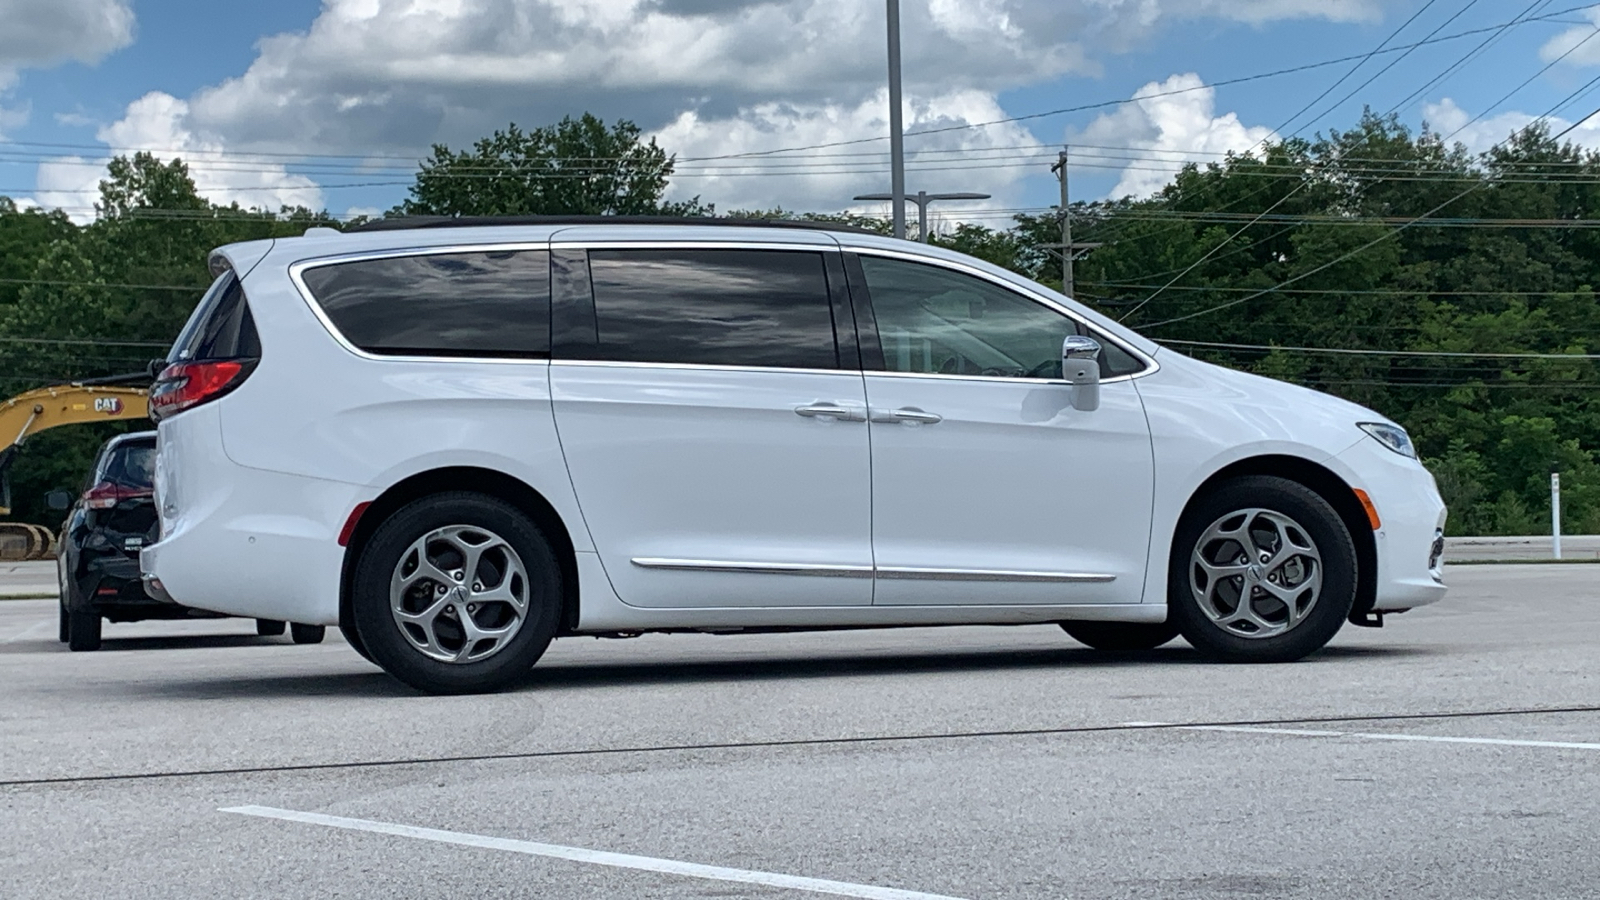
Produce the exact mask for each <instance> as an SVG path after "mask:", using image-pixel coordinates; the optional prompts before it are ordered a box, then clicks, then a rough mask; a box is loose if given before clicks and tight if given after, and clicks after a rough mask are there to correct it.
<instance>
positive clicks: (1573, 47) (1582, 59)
mask: <svg viewBox="0 0 1600 900" xmlns="http://www.w3.org/2000/svg"><path fill="white" fill-rule="evenodd" d="M1583 14H1584V15H1585V16H1587V17H1588V18H1589V21H1590V22H1592V23H1593V24H1592V25H1574V26H1572V27H1571V28H1568V29H1567V30H1566V31H1563V32H1561V33H1560V34H1558V35H1556V36H1555V37H1553V38H1551V39H1550V40H1548V41H1545V42H1544V46H1542V47H1540V48H1539V58H1540V59H1542V60H1544V61H1545V62H1547V63H1549V62H1555V61H1556V60H1558V59H1561V57H1562V56H1564V55H1565V54H1566V53H1567V52H1568V51H1571V52H1572V55H1571V56H1568V57H1566V59H1564V60H1562V65H1567V66H1593V65H1600V37H1595V38H1594V39H1593V40H1590V38H1591V37H1593V35H1594V34H1595V29H1596V28H1600V6H1593V7H1590V8H1589V9H1586V10H1584V11H1583Z"/></svg>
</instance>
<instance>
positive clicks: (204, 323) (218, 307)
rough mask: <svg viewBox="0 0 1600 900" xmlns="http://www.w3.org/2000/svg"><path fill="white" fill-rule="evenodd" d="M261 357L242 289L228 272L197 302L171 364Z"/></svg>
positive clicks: (259, 345) (248, 306) (253, 321)
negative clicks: (196, 308) (197, 309)
mask: <svg viewBox="0 0 1600 900" xmlns="http://www.w3.org/2000/svg"><path fill="white" fill-rule="evenodd" d="M260 356H261V339H260V338H259V337H258V336H257V334H256V323H255V319H253V318H252V317H251V315H250V305H249V304H248V303H246V302H245V296H244V286H243V285H242V284H240V283H239V279H238V278H236V277H234V274H233V273H232V272H227V273H224V274H223V276H222V277H221V278H218V279H217V280H216V282H215V283H214V284H212V285H211V290H209V291H207V292H206V295H205V297H204V298H203V299H202V300H201V301H200V308H199V311H198V312H197V313H196V314H195V315H194V316H192V317H191V318H190V320H189V324H188V325H187V326H185V327H184V329H183V333H182V334H181V335H179V336H178V342H177V343H176V344H174V345H173V352H172V354H171V356H170V357H169V359H170V360H171V361H172V362H178V361H182V360H195V359H242V358H250V359H255V358H258V357H260Z"/></svg>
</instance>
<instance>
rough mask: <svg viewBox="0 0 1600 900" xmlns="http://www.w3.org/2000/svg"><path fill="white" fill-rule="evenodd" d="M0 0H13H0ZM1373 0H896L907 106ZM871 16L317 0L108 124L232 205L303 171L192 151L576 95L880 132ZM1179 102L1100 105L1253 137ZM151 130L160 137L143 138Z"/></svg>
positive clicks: (1364, 10) (547, 111) (962, 102)
mask: <svg viewBox="0 0 1600 900" xmlns="http://www.w3.org/2000/svg"><path fill="white" fill-rule="evenodd" d="M8 2H10V3H18V2H28V0H0V4H4V3H8ZM57 2H59V3H61V4H64V5H68V6H71V5H79V6H82V5H86V4H91V3H99V4H101V5H102V6H105V5H107V4H109V5H110V6H113V7H116V6H118V5H119V4H121V3H123V2H125V0H57ZM1381 2H1382V0H905V2H904V3H903V8H902V16H901V20H902V30H903V35H904V47H905V59H904V67H905V75H906V85H907V90H908V93H909V94H912V95H916V96H920V97H922V98H925V99H924V100H923V101H921V104H920V105H919V107H918V110H917V115H918V116H919V117H921V118H922V119H923V120H928V121H931V120H933V119H938V118H941V117H942V118H943V119H948V120H950V121H952V122H971V121H977V120H980V119H998V118H1004V117H1005V114H1004V112H1003V111H1002V110H1001V109H1000V108H999V106H998V103H997V100H996V98H997V97H998V96H999V94H1000V93H1001V92H1002V91H1006V90H1010V89H1014V88H1017V87H1022V86H1027V85H1033V84H1039V83H1041V82H1047V81H1049V80H1051V79H1053V78H1057V77H1060V76H1062V75H1066V74H1072V73H1077V74H1095V73H1097V72H1098V71H1099V68H1098V67H1099V64H1100V63H1099V60H1100V59H1101V58H1103V57H1104V56H1105V55H1107V54H1113V53H1118V52H1121V51H1124V50H1127V49H1129V48H1131V47H1133V46H1136V45H1138V44H1139V43H1141V42H1142V41H1144V40H1146V39H1147V38H1149V37H1150V36H1151V35H1152V34H1153V33H1155V32H1156V31H1157V30H1159V29H1162V28H1165V27H1173V26H1178V27H1181V26H1182V25H1183V24H1184V23H1187V22H1191V21H1193V20H1196V19H1203V18H1212V19H1223V20H1228V21H1235V22H1246V23H1252V24H1259V23H1263V22H1268V21H1274V20H1281V19H1292V18H1311V19H1322V20H1326V21H1336V22H1349V21H1367V20H1371V19H1373V18H1375V17H1377V16H1378V13H1379V6H1380V4H1381ZM129 23H130V24H129V25H128V28H130V29H131V19H130V20H129ZM883 27H884V26H883V4H882V3H881V0H323V3H322V8H321V10H320V12H319V13H318V15H317V17H316V19H315V20H314V21H313V22H312V23H311V24H310V26H309V27H308V28H307V29H306V30H305V31H302V32H293V33H284V34H279V35H275V36H271V37H268V38H265V39H264V40H262V41H260V42H259V44H258V45H257V56H256V58H255V60H254V61H253V62H252V63H251V64H250V66H249V67H248V69H247V70H245V71H244V72H242V73H241V74H239V75H238V76H236V77H233V78H229V79H227V80H225V81H223V82H221V83H219V84H215V85H212V86H210V87H207V88H205V89H202V90H200V91H198V92H196V93H195V94H194V95H192V96H190V97H189V98H188V99H187V100H178V99H176V98H172V97H167V96H166V95H159V96H160V97H163V98H165V99H164V100H161V101H159V102H158V101H156V100H152V99H151V98H149V97H147V98H144V99H142V100H140V101H139V102H138V103H136V104H134V105H133V106H130V107H129V110H128V113H127V116H126V117H125V118H124V120H123V121H122V122H120V123H118V125H116V126H112V128H111V129H107V132H108V133H116V134H121V133H122V132H135V133H137V136H139V138H140V140H142V141H143V143H138V144H137V145H138V146H145V147H149V148H150V149H152V150H154V149H162V150H169V151H171V150H179V151H183V152H184V153H185V154H186V156H187V157H189V158H193V159H194V160H195V162H196V165H195V171H196V175H197V178H204V179H209V180H207V181H206V182H205V184H204V186H205V187H206V189H207V190H208V191H210V192H211V193H212V195H214V196H216V197H220V198H225V199H239V200H240V202H241V203H246V204H250V205H256V204H266V205H275V204H277V203H280V202H302V200H303V198H305V197H308V196H311V194H310V193H309V192H310V190H311V188H310V186H309V184H308V183H302V181H296V180H295V179H294V177H293V176H288V175H287V174H286V173H284V172H283V171H282V168H281V167H278V168H277V169H276V170H271V169H270V167H261V168H263V172H262V173H260V179H261V181H260V183H255V182H251V181H250V179H249V178H248V177H246V175H245V174H244V173H240V172H233V173H230V174H226V177H225V171H226V170H225V169H224V168H223V167H221V166H209V167H208V166H206V165H203V163H207V162H215V160H208V159H207V157H206V155H205V154H206V153H208V152H210V153H214V152H217V151H221V150H223V149H227V150H233V151H256V152H260V151H280V152H287V153H305V152H308V151H312V150H314V151H315V152H318V153H363V154H384V153H399V154H410V153H416V152H421V151H425V149H426V147H427V146H428V145H429V144H431V143H435V142H444V143H449V144H452V145H455V146H460V145H462V144H464V143H466V142H468V141H471V140H473V139H475V138H478V137H481V136H483V135H485V134H487V133H489V132H490V131H492V130H493V129H495V128H501V127H504V126H505V124H506V123H507V122H512V121H514V122H517V123H519V124H523V125H539V124H544V123H547V122H552V121H554V120H556V119H559V118H560V117H561V116H563V115H567V114H575V113H578V112H581V111H584V110H589V111H593V112H595V113H596V114H598V115H601V116H603V117H604V118H606V119H611V120H615V119H619V118H627V119H632V120H634V121H636V122H638V123H639V124H640V125H642V126H643V127H645V128H646V129H657V130H659V133H660V134H661V135H662V136H663V141H664V143H666V146H667V147H668V149H669V150H672V151H675V152H678V153H679V154H681V155H684V156H700V155H717V154H718V153H719V152H730V151H738V150H740V149H743V148H748V147H755V146H770V145H771V144H806V143H816V142H818V141H819V140H821V139H822V138H823V136H826V135H834V134H837V135H842V136H846V138H845V139H848V138H853V137H864V136H869V135H872V134H873V133H874V132H873V131H872V129H877V130H876V132H875V133H876V134H881V133H882V132H883V131H884V130H885V129H884V128H883V126H882V123H881V121H879V120H878V118H877V116H878V113H877V112H876V110H878V109H881V108H882V106H883V105H884V104H883V102H882V99H881V94H882V85H883V81H884V59H883V57H884V31H883ZM1192 101H1193V98H1189V99H1187V100H1185V101H1183V102H1179V103H1176V104H1168V105H1160V104H1155V103H1154V101H1153V100H1152V104H1153V105H1151V106H1150V107H1149V109H1148V111H1146V112H1141V113H1139V115H1142V116H1143V117H1144V118H1142V119H1140V118H1139V117H1138V116H1135V117H1134V118H1133V119H1127V120H1118V121H1120V122H1121V124H1122V125H1123V126H1124V130H1127V129H1132V130H1133V131H1137V132H1140V133H1145V132H1148V135H1147V140H1149V141H1150V142H1151V144H1150V145H1151V146H1152V147H1154V148H1158V149H1159V148H1165V147H1167V146H1168V145H1169V144H1173V143H1179V144H1180V145H1182V146H1185V147H1188V146H1190V145H1189V144H1188V143H1187V142H1188V141H1189V139H1191V138H1196V137H1199V138H1203V139H1204V142H1205V143H1204V144H1203V147H1204V148H1205V149H1213V148H1216V147H1233V146H1236V145H1238V144H1239V140H1243V138H1239V139H1235V137H1236V136H1237V135H1241V134H1242V135H1244V136H1246V137H1248V135H1249V134H1250V130H1249V129H1244V128H1243V126H1241V125H1239V123H1238V122H1237V120H1236V119H1234V118H1232V117H1230V116H1223V117H1220V118H1213V117H1212V115H1211V112H1210V107H1209V105H1207V106H1206V107H1205V121H1204V122H1203V123H1195V122H1189V121H1188V120H1186V119H1183V118H1182V115H1181V114H1183V113H1185V112H1194V110H1195V107H1194V105H1193V102H1192ZM1206 103H1207V104H1209V103H1210V95H1209V94H1207V95H1206ZM141 104H143V105H141ZM980 109H981V110H982V112H980ZM691 126H698V127H691ZM1104 127H1110V126H1109V125H1106V126H1104ZM1002 133H1004V134H1013V137H1008V138H1006V139H1007V140H1010V141H1012V143H1021V142H1023V141H1024V140H1031V138H1025V136H1026V134H1027V133H1026V131H1025V130H1023V129H1020V128H1015V129H1010V130H1009V131H1006V130H1004V129H1002V130H1001V131H997V132H993V133H983V134H977V135H967V136H964V137H959V138H952V140H954V141H955V144H954V146H964V144H963V143H962V142H971V143H973V144H974V145H975V146H984V145H987V144H988V142H991V141H992V140H995V139H996V138H994V135H996V134H1002ZM1131 139H1132V138H1129V140H1131ZM117 140H129V141H131V140H132V138H128V137H127V136H126V135H124V136H123V137H119V138H117ZM163 140H165V141H170V142H171V143H169V144H167V145H165V146H159V147H158V146H157V145H158V143H159V142H160V141H163ZM1244 142H1245V143H1246V144H1247V143H1248V142H1249V141H1248V140H1245V141H1244ZM927 146H945V145H944V144H930V145H927ZM875 148H876V146H875ZM686 174H687V173H686ZM1130 174H1131V173H1130ZM969 177H970V178H972V179H974V180H977V181H979V182H982V183H981V184H979V185H977V186H976V187H977V189H980V190H983V189H992V190H994V191H1003V190H1005V188H1006V186H1007V185H1009V184H1011V183H1012V182H1013V181H1015V180H1016V178H1018V177H1019V176H1018V175H1017V174H1015V173H1012V172H1006V171H1004V170H983V174H974V175H972V176H967V175H965V174H963V175H962V178H963V181H965V180H967V179H968V178H969ZM852 178H853V177H847V176H840V177H827V176H822V175H819V174H817V173H810V174H808V175H806V176H805V177H797V178H786V179H774V178H759V179H758V178H750V177H742V178H741V177H734V176H731V175H730V176H724V177H722V178H720V179H717V180H714V181H713V180H708V179H700V180H695V179H689V178H687V177H685V178H681V179H679V181H678V184H679V185H680V186H681V187H682V188H684V189H686V190H688V191H690V192H695V191H698V192H699V193H701V194H702V195H704V197H705V198H706V199H707V200H711V201H714V202H716V203H718V204H719V205H720V206H723V207H724V208H726V207H728V206H730V205H745V204H749V205H760V206H770V205H772V203H773V202H784V203H786V204H787V203H795V204H797V205H799V204H800V203H801V201H802V200H804V201H805V202H804V204H803V205H805V206H806V207H810V208H817V206H818V205H819V204H820V206H821V207H822V208H826V207H828V206H832V205H833V203H834V201H832V200H831V197H832V196H834V192H835V191H838V192H839V193H840V194H844V193H848V192H849V191H852V190H855V189H856V188H855V184H856V182H857V181H859V180H860V179H859V178H857V179H855V180H852ZM1149 181H1150V179H1142V180H1141V179H1135V180H1133V181H1130V182H1129V185H1130V186H1129V187H1128V189H1130V190H1145V189H1147V183H1148V182H1149ZM263 188H266V189H267V190H261V189H263ZM246 190H250V191H252V193H249V194H245V193H243V192H244V191H246ZM291 197H292V198H294V199H292V200H290V199H288V198H291ZM824 197H828V198H830V199H829V201H828V202H826V203H823V202H822V199H823V198H824ZM758 200H759V201H761V202H756V201H758Z"/></svg>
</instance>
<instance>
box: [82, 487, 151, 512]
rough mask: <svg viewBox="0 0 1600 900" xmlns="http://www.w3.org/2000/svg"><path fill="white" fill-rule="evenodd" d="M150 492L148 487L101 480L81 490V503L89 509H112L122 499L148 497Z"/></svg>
mask: <svg viewBox="0 0 1600 900" xmlns="http://www.w3.org/2000/svg"><path fill="white" fill-rule="evenodd" d="M150 494H151V492H150V489H149V488H134V487H128V486H127V485H124V484H113V483H112V482H109V481H102V482H100V483H99V484H97V485H95V486H94V487H92V488H90V489H88V490H87V491H84V492H83V505H84V506H86V507H88V508H89V509H112V508H114V507H115V506H116V505H117V504H118V503H120V502H122V501H123V500H132V499H134V498H136V497H148V496H150Z"/></svg>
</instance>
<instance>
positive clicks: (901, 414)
mask: <svg viewBox="0 0 1600 900" xmlns="http://www.w3.org/2000/svg"><path fill="white" fill-rule="evenodd" d="M872 421H874V422H877V423H879V424H880V425H895V424H900V425H937V424H939V423H940V422H943V421H944V416H941V415H937V414H935V413H931V412H923V411H922V410H920V409H917V408H916V407H915V406H907V407H903V408H901V409H897V410H894V411H893V412H879V413H873V414H872Z"/></svg>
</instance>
